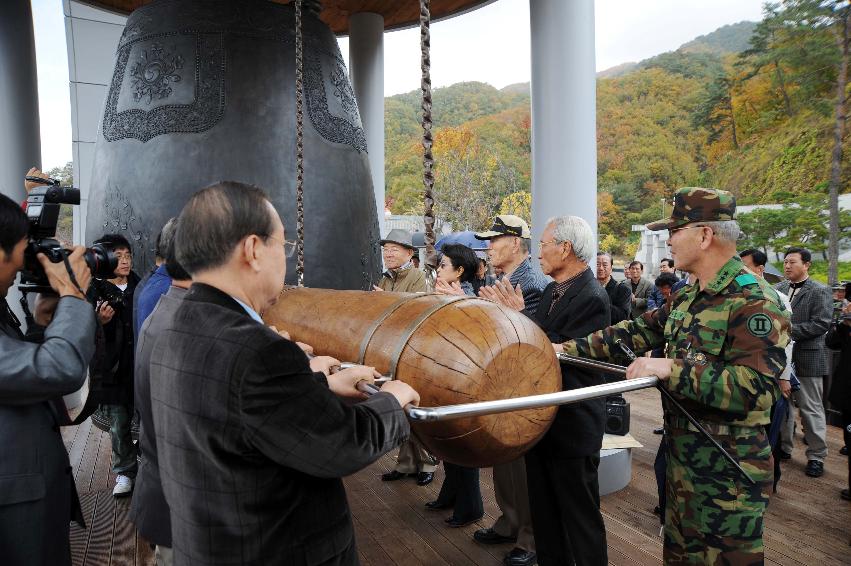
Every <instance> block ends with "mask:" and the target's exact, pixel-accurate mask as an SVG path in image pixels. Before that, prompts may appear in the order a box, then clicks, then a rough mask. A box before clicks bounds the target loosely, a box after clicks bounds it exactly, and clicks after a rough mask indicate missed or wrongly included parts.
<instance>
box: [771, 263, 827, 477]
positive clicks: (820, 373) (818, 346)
mask: <svg viewBox="0 0 851 566" xmlns="http://www.w3.org/2000/svg"><path fill="white" fill-rule="evenodd" d="M811 259H812V258H811V255H810V252H809V250H806V249H804V248H789V249H788V250H786V254H785V257H784V260H783V274H784V275H785V276H786V279H787V280H786V281H783V282H782V283H778V284H777V290H778V291H780V292H781V293H784V294H785V295H786V296H788V297H789V300H790V301H791V302H792V339H793V340H794V341H795V346H794V348H793V350H792V361H793V363H794V364H795V375H796V376H797V377H798V380H799V381H800V382H801V389H800V390H798V391H796V392H795V393H793V395H794V396H795V399H796V400H797V401H798V408H799V409H800V412H801V421H802V422H803V425H804V438H805V439H806V441H807V468H806V471H805V472H806V474H807V475H808V476H810V477H814V478H817V477H820V476H822V475H823V474H824V460H825V458H827V441H826V435H827V422H826V418H825V414H824V400H823V396H824V395H823V388H824V376H825V375H827V356H826V350H825V344H824V337H825V334H827V331H828V330H829V329H830V322H831V320H832V317H833V296H832V294H831V292H830V287H828V286H827V285H822V284H821V283H819V282H817V281H814V280H813V279H812V278H811V277H810V261H811ZM794 431H795V407H794V405H793V404H790V405H789V416H788V417H787V420H786V426H785V427H784V428H783V429H781V432H782V435H781V436H782V443H781V449H782V457H783V458H784V459H786V457H787V455H789V457H791V454H792V448H793V447H794V443H793V438H794Z"/></svg>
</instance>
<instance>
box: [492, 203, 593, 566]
mask: <svg viewBox="0 0 851 566" xmlns="http://www.w3.org/2000/svg"><path fill="white" fill-rule="evenodd" d="M593 254H594V234H593V232H592V231H591V227H590V226H589V225H588V223H587V222H585V221H584V220H582V219H581V218H578V217H576V216H564V217H558V218H554V219H552V220H550V221H549V222H548V223H547V226H546V228H545V229H544V233H543V234H542V235H541V242H540V251H539V255H538V259H539V260H540V262H541V269H542V270H543V272H544V273H546V274H547V275H549V276H551V277H552V278H553V279H554V280H555V281H554V282H553V283H550V284H549V285H548V286H547V288H546V289H544V294H543V297H542V298H541V303H540V304H539V305H538V310H537V312H536V313H535V314H534V315H530V317H531V318H532V319H533V320H535V321H536V322H537V323H538V324H539V325H540V326H541V328H542V329H543V330H544V331H545V332H546V333H547V335H548V336H549V338H550V340H552V341H553V342H556V343H558V342H559V341H561V340H569V339H571V338H577V337H580V336H584V335H585V334H586V333H590V332H595V331H597V330H600V329H602V328H605V327H606V326H607V325H608V324H609V320H610V308H609V297H608V295H606V292H605V290H604V289H603V288H602V287H601V286H600V285H598V284H597V282H596V281H595V280H594V274H593V273H592V272H591V270H590V269H589V268H588V263H589V262H590V261H591V259H592V258H593V257H594V256H593ZM499 290H500V299H498V300H499V302H501V303H502V304H504V305H505V306H508V307H510V308H514V309H516V310H523V307H524V305H523V301H522V294H521V293H520V290H519V289H518V288H515V289H511V287H509V286H508V285H506V284H500V286H499ZM524 312H525V313H526V314H527V315H529V313H528V311H524ZM601 383H603V378H602V376H601V375H600V374H598V373H594V372H589V371H585V370H578V369H576V368H569V369H568V368H566V367H565V366H562V384H563V388H564V389H565V390H570V389H577V388H580V387H588V386H591V385H599V384H601ZM604 429H605V400H604V399H602V398H600V399H594V400H591V401H583V402H582V403H576V404H573V405H563V406H561V407H559V409H558V413H557V414H556V419H555V422H553V425H552V427H550V429H549V431H548V432H547V434H546V435H544V438H543V439H541V441H540V442H539V443H538V444H536V445H535V446H534V447H533V448H532V449H531V450H530V451H529V452H528V453H527V454H526V474H527V481H528V487H529V501H530V503H531V507H532V524H533V526H534V529H535V542H536V544H537V551H538V564H539V565H540V566H549V565H562V564H574V563H575V564H578V565H592V564H593V565H605V564H606V563H607V549H606V527H605V525H604V523H603V516H602V515H601V514H600V492H599V483H598V480H597V467H598V465H599V464H600V448H601V446H602V442H603V432H604Z"/></svg>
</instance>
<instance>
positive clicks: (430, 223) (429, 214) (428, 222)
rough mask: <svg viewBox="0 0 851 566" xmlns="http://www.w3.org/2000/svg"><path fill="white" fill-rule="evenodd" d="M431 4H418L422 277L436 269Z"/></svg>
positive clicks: (427, 1)
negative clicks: (423, 265)
mask: <svg viewBox="0 0 851 566" xmlns="http://www.w3.org/2000/svg"><path fill="white" fill-rule="evenodd" d="M430 26H431V1H430V0H420V68H421V71H422V79H421V81H420V88H421V89H422V109H423V121H422V126H423V185H424V189H425V190H424V192H423V200H424V207H423V223H424V224H425V245H426V260H425V263H426V275H428V274H429V268H430V269H431V271H432V273H433V271H434V270H435V269H436V268H437V255H436V253H435V251H434V242H435V239H434V173H433V172H432V168H433V167H434V157H433V156H432V152H431V149H432V145H433V143H434V140H433V138H432V134H431V31H430Z"/></svg>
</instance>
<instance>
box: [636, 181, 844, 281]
mask: <svg viewBox="0 0 851 566" xmlns="http://www.w3.org/2000/svg"><path fill="white" fill-rule="evenodd" d="M783 206H784V205H782V204H746V205H743V206H738V207H736V214H737V215H742V214H748V213H749V212H753V211H754V210H758V209H768V210H780V209H781V208H783ZM839 210H851V194H845V195H839ZM632 231H633V232H640V233H641V242H640V244H639V246H638V250H637V251H636V252H635V259H636V260H638V261H640V262H641V263H643V264H644V272H645V273H646V274H647V277H651V276H652V277H655V276H657V275H658V274H659V262H660V261H661V260H663V259H664V258H666V257H670V256H669V251H668V245H667V242H668V231H667V230H656V231H653V230H648V229H647V227H646V226H644V225H643V224H633V226H632ZM768 253H769V254H772V253H776V252H775V250H773V249H772V248H768ZM775 257H776V256H775ZM771 260H772V258H771V257H769V261H771ZM839 261H851V245H849V244H848V243H847V242H846V243H842V244H841V245H840V247H839Z"/></svg>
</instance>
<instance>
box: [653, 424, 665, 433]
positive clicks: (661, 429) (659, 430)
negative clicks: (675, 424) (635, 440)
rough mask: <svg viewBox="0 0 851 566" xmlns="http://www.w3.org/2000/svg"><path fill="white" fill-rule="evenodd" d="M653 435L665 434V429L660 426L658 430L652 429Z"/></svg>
mask: <svg viewBox="0 0 851 566" xmlns="http://www.w3.org/2000/svg"><path fill="white" fill-rule="evenodd" d="M653 434H665V427H663V426H660V427H659V428H654V429H653Z"/></svg>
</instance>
